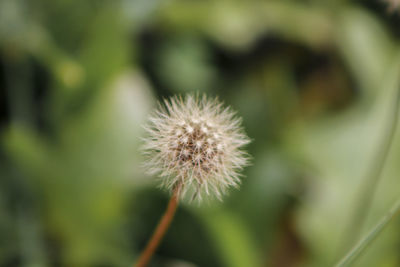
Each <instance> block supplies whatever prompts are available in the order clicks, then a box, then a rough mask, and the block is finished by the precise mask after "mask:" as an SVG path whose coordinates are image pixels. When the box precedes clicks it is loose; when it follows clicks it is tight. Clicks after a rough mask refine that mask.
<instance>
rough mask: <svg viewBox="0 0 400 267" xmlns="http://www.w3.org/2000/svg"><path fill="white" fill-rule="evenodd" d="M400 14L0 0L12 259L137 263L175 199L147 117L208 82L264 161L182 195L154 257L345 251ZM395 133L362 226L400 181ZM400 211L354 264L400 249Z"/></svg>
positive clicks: (6, 226) (2, 172) (363, 8)
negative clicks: (151, 144)
mask: <svg viewBox="0 0 400 267" xmlns="http://www.w3.org/2000/svg"><path fill="white" fill-rule="evenodd" d="M399 23H400V22H399V18H398V15H396V14H388V13H387V12H386V7H385V5H384V3H382V2H380V1H377V0H376V1H374V0H369V1H295V0H292V1H290V0H287V1H282V0H270V1H224V0H222V1H220V0H208V1H161V0H149V1H146V0H140V1H129V0H116V1H98V0H90V1H77V0H74V1H71V0H37V1H28V0H2V1H0V266H58V265H60V266H99V265H101V266H129V265H131V264H132V263H133V262H134V261H135V259H136V258H137V255H138V254H139V253H140V251H141V249H142V248H143V246H144V244H145V242H146V241H147V239H148V238H149V236H150V234H151V231H152V227H153V226H154V225H155V224H156V221H157V219H158V218H159V217H160V216H161V213H162V210H163V208H164V207H165V205H166V202H167V194H166V193H165V192H162V191H160V190H159V189H157V186H156V185H157V182H156V179H154V178H155V177H147V176H145V175H144V174H143V169H142V168H141V166H140V164H141V161H142V157H141V155H140V153H139V152H138V151H139V146H140V138H141V136H142V134H143V131H142V128H141V125H142V124H143V122H144V121H145V120H146V118H147V116H148V114H149V112H150V111H151V109H152V107H153V106H154V105H155V103H156V101H157V100H159V99H161V98H162V97H164V96H167V95H171V94H176V93H186V92H194V91H204V92H207V93H208V94H211V95H218V96H219V98H220V99H221V100H223V101H224V102H226V103H227V104H230V105H232V106H233V107H234V109H235V110H238V112H239V114H240V115H241V116H242V117H243V118H244V125H245V128H246V131H247V132H248V134H249V136H250V137H251V138H252V139H253V142H252V143H251V145H250V146H249V151H250V154H251V155H252V157H253V160H252V166H250V167H248V168H247V169H246V170H245V173H244V174H245V175H244V178H243V183H242V186H241V188H240V189H239V190H233V191H232V192H231V193H230V195H229V196H228V197H227V198H226V199H224V202H223V203H216V202H213V201H209V203H206V204H205V205H202V206H201V207H198V206H197V205H196V204H195V203H192V204H188V203H184V204H182V205H181V207H180V208H179V209H178V214H177V217H176V221H175V222H173V225H172V227H171V229H170V232H169V233H168V234H167V236H166V238H165V240H164V242H163V244H162V245H161V247H160V249H159V250H158V252H157V253H156V255H155V257H154V261H153V265H154V266H192V265H191V264H193V265H195V266H211V267H212V266H232V267H236V266H237V267H240V266H250V267H252V266H329V265H331V264H332V263H333V262H334V261H335V260H337V259H338V258H339V257H340V256H342V254H343V253H344V250H345V249H344V248H343V247H342V246H343V242H345V241H344V240H345V238H346V237H345V236H344V235H345V229H347V228H348V224H349V223H350V222H351V216H352V215H353V214H354V208H355V207H356V201H357V199H358V198H357V196H358V194H359V193H360V192H362V190H361V189H362V188H363V187H365V186H367V185H366V184H365V179H364V177H367V176H368V173H366V172H368V171H369V170H370V168H369V166H370V165H372V164H373V163H374V162H375V160H376V157H377V155H376V152H377V151H379V147H377V146H378V145H379V144H381V142H380V141H381V139H382V137H383V136H384V131H385V129H386V128H385V127H386V125H387V122H388V120H390V117H391V116H392V115H393V114H390V112H393V111H391V108H390V103H392V101H393V95H394V93H393V92H395V91H396V90H398V87H399V83H400V82H399V78H400V71H399V58H398V55H399V53H400V48H399V43H398V37H399V35H398V34H399V32H398V29H397V28H398V27H397V26H398V25H399ZM396 34H397V35H396ZM393 141H394V142H393V147H392V148H391V150H390V154H389V157H388V159H387V162H386V163H385V165H384V167H385V168H384V170H383V173H382V175H381V176H380V178H379V183H378V184H377V186H376V187H374V191H375V193H374V195H373V196H371V198H372V207H371V208H370V209H369V210H368V211H367V213H368V214H367V215H368V216H367V219H366V221H365V223H363V222H361V223H362V225H360V228H361V230H360V231H361V233H362V234H365V233H366V230H369V229H371V228H372V226H374V225H376V223H377V221H378V220H379V218H381V217H382V216H383V215H384V214H386V208H387V207H388V205H390V204H391V203H392V202H393V201H394V199H397V198H398V196H399V195H400V190H399V188H398V173H399V171H400V169H399V165H398V164H397V163H398V161H399V159H400V153H399V151H400V149H399V146H400V143H399V134H398V133H396V134H395V136H394V140H393ZM393 224H395V222H394V223H393ZM397 228H398V227H397ZM397 228H396V227H394V225H392V226H390V225H389V226H388V228H387V230H386V231H385V232H383V233H382V234H381V235H379V236H378V237H377V239H376V240H375V241H374V242H373V243H372V244H371V246H370V247H369V248H368V250H366V251H365V253H364V254H363V255H362V257H360V259H359V261H357V262H356V266H363V267H365V266H366V267H368V266H393V267H394V266H399V264H400V263H399V262H400V258H399V256H398V252H397V250H396V248H397V247H396V245H398V242H399V238H398V237H399V230H398V229H397ZM354 242H355V241H354V240H353V241H352V245H354ZM168 264H169V265H168ZM179 264H181V265H179Z"/></svg>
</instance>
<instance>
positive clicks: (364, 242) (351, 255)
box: [335, 200, 400, 267]
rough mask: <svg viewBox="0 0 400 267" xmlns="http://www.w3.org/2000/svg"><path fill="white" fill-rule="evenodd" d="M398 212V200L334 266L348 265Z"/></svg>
mask: <svg viewBox="0 0 400 267" xmlns="http://www.w3.org/2000/svg"><path fill="white" fill-rule="evenodd" d="M399 213H400V200H398V201H397V203H396V204H395V205H394V206H393V207H392V208H391V209H390V210H389V212H388V213H387V214H386V215H385V216H384V217H383V218H382V219H381V221H380V222H379V223H378V224H377V225H376V226H375V227H374V228H373V229H372V230H371V231H370V232H369V233H368V234H367V235H366V236H365V237H364V238H363V239H362V240H361V241H360V242H359V243H357V244H356V245H355V246H354V247H353V248H352V249H351V250H350V252H349V253H347V255H346V256H344V257H343V259H342V260H340V261H339V263H338V264H336V265H335V266H336V267H344V266H350V265H351V264H352V263H353V262H354V260H356V259H357V258H358V257H359V256H360V255H361V254H362V253H363V252H364V251H365V249H366V248H367V247H368V246H369V245H371V243H372V242H373V241H374V240H375V238H376V237H377V236H378V235H379V234H380V233H381V232H382V231H383V229H384V228H385V227H386V226H387V225H388V224H389V222H390V221H392V219H393V218H394V217H395V216H396V215H398V214H399Z"/></svg>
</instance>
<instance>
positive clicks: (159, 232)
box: [135, 187, 179, 267]
mask: <svg viewBox="0 0 400 267" xmlns="http://www.w3.org/2000/svg"><path fill="white" fill-rule="evenodd" d="M178 191H179V188H178V187H177V188H175V190H174V193H173V195H172V196H171V199H170V200H169V203H168V207H167V210H166V211H165V213H164V215H163V217H162V218H161V220H160V222H159V223H158V225H157V228H156V229H155V230H154V233H153V236H152V237H151V239H150V240H149V242H148V243H147V245H146V248H145V249H144V250H143V252H142V254H141V255H140V257H139V260H138V261H137V262H136V265H135V266H136V267H146V266H147V264H148V263H149V261H150V259H151V257H152V256H153V254H154V252H155V251H156V249H157V247H158V245H159V244H160V242H161V240H162V238H163V237H164V235H165V233H166V231H167V230H168V228H169V226H170V224H171V221H172V219H173V217H174V215H175V211H176V208H177V206H178Z"/></svg>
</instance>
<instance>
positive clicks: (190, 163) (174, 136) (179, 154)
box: [143, 95, 249, 199]
mask: <svg viewBox="0 0 400 267" xmlns="http://www.w3.org/2000/svg"><path fill="white" fill-rule="evenodd" d="M145 129H146V130H147V135H148V136H147V137H146V139H145V140H144V146H143V152H144V154H145V155H146V156H147V160H146V162H145V167H146V170H147V171H148V172H149V173H151V174H158V175H159V177H160V180H161V186H162V187H164V188H167V189H169V190H173V189H174V188H176V187H179V188H180V192H179V194H180V197H181V198H183V197H184V196H185V195H186V194H187V192H189V191H190V192H195V196H196V197H198V198H199V199H200V198H201V197H202V196H203V195H204V194H206V195H211V194H212V195H214V196H217V197H218V198H220V197H221V196H222V195H223V194H224V193H226V191H227V189H228V187H230V186H238V184H239V183H240V179H239V178H240V171H241V170H242V169H243V167H244V166H246V165H247V164H248V156H247V153H246V152H245V151H244V150H243V147H244V146H245V145H246V144H248V143H249V139H248V137H247V136H246V135H245V133H244V131H243V129H242V127H240V119H238V118H237V117H236V116H235V113H234V112H233V111H231V109H230V108H223V106H222V104H221V103H220V102H219V101H218V100H217V99H210V98H207V97H206V96H202V97H199V96H192V95H189V96H187V97H186V98H182V97H173V98H171V99H169V100H165V101H164V104H163V105H161V104H160V106H159V108H158V110H157V111H156V112H155V113H154V114H153V116H152V117H151V118H150V119H149V125H147V126H146V127H145Z"/></svg>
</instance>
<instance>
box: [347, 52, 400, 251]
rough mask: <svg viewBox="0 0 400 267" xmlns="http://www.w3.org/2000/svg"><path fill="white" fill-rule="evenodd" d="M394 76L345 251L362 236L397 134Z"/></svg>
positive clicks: (399, 101)
mask: <svg viewBox="0 0 400 267" xmlns="http://www.w3.org/2000/svg"><path fill="white" fill-rule="evenodd" d="M397 58H398V57H397ZM393 69H394V70H396V71H397V70H398V69H399V68H398V66H397V65H396V66H395V67H394V68H393ZM391 74H392V73H391ZM393 76H395V77H396V86H397V87H398V89H396V92H395V93H394V96H393V98H392V100H393V102H392V103H391V104H389V111H388V113H389V116H390V117H389V119H388V122H387V125H386V127H385V130H384V134H383V137H382V139H381V142H380V143H379V146H378V151H377V153H376V157H375V158H374V160H373V161H372V164H371V167H370V170H369V171H368V172H367V176H366V177H365V180H363V182H362V186H361V190H360V192H359V196H358V198H357V199H356V204H355V212H354V215H353V216H352V218H351V220H350V223H349V227H348V229H347V230H346V232H345V241H344V242H343V244H342V246H341V247H343V249H344V251H346V250H347V249H348V248H349V247H351V246H353V244H354V242H355V241H356V240H358V238H359V236H360V231H361V230H362V226H363V223H364V222H365V219H366V217H367V215H368V212H369V210H370V207H371V204H372V201H373V199H374V195H375V191H376V188H377V185H378V182H379V180H380V177H381V176H382V172H383V169H384V166H385V162H386V160H387V158H388V155H389V152H390V147H391V146H392V143H393V139H394V138H393V137H394V134H395V133H396V128H397V124H398V119H399V118H398V114H399V111H400V86H399V80H398V78H397V76H398V74H397V72H396V75H389V78H390V77H393Z"/></svg>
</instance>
